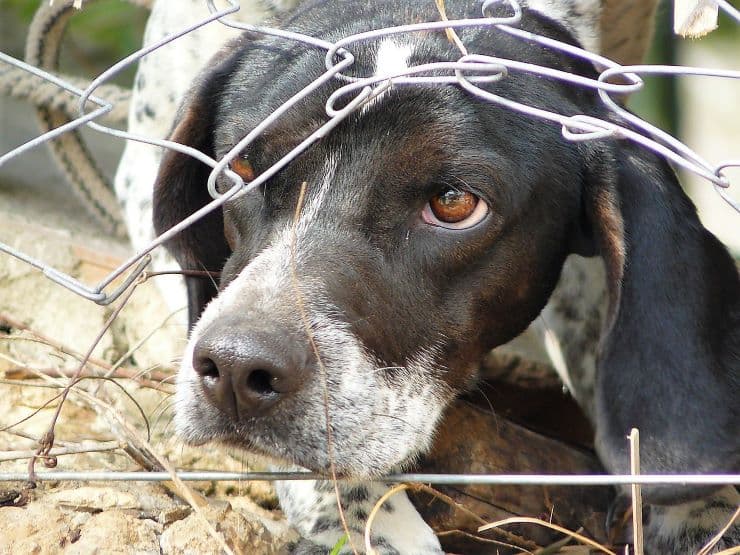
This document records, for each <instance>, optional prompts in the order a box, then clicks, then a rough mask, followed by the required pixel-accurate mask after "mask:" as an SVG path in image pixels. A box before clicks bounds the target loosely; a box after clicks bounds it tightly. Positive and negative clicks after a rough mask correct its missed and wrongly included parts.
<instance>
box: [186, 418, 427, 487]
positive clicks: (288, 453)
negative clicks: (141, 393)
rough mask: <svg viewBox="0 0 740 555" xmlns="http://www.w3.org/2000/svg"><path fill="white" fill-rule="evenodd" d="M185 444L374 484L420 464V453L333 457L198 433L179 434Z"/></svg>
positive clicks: (225, 436)
mask: <svg viewBox="0 0 740 555" xmlns="http://www.w3.org/2000/svg"><path fill="white" fill-rule="evenodd" d="M178 435H179V437H180V438H181V439H182V441H183V442H184V443H185V444H187V445H190V446H193V447H203V446H206V445H220V446H224V447H228V448H230V449H234V448H236V449H238V450H240V451H244V452H245V453H249V454H251V455H257V456H259V457H261V458H263V459H265V461H266V462H267V463H268V464H269V465H270V466H273V467H278V468H294V467H296V466H297V467H300V468H304V469H306V470H309V471H311V472H314V473H316V474H319V475H321V476H325V477H326V478H342V479H349V480H372V479H377V478H382V477H383V476H385V475H387V474H391V473H394V472H402V471H404V470H407V469H409V468H411V467H412V466H413V465H414V463H415V462H416V461H417V460H418V458H419V456H420V453H418V452H417V453H409V454H408V456H406V457H405V458H403V459H402V460H383V459H381V458H380V457H378V456H377V454H376V456H373V457H372V458H370V459H369V458H368V453H366V452H365V453H346V452H345V453H333V454H332V455H329V453H327V452H326V451H311V450H307V449H300V448H299V449H289V448H283V447H282V446H276V445H272V446H271V448H266V447H265V446H264V445H261V444H260V443H259V442H257V441H254V440H251V439H249V438H245V437H241V436H238V435H233V434H213V435H205V434H203V433H202V432H197V431H195V430H192V429H189V430H178Z"/></svg>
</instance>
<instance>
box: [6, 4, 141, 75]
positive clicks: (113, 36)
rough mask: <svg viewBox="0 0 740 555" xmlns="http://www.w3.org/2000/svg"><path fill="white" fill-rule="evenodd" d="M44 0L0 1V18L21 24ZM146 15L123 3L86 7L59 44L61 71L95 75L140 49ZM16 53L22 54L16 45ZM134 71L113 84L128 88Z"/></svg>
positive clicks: (73, 18)
mask: <svg viewBox="0 0 740 555" xmlns="http://www.w3.org/2000/svg"><path fill="white" fill-rule="evenodd" d="M47 1H48V0H0V4H2V14H3V18H4V17H6V16H7V17H8V18H9V19H12V20H14V21H16V22H19V23H21V24H23V25H28V24H29V23H30V22H31V20H32V19H33V14H34V13H35V12H36V9H37V8H38V6H39V4H40V2H47ZM148 15H149V12H148V11H147V10H146V9H144V8H141V7H138V6H135V5H133V4H131V3H129V2H126V1H125V0H100V1H97V2H91V3H90V4H88V5H86V6H85V7H84V8H83V9H82V10H80V11H79V13H77V14H75V15H74V16H73V17H72V18H71V20H70V23H69V28H68V29H67V31H66V33H65V36H64V42H63V43H62V57H61V61H60V65H61V71H63V72H66V73H70V74H75V75H80V76H90V77H92V76H96V75H99V74H100V73H102V72H103V71H104V70H105V69H106V68H108V67H109V66H110V65H111V64H112V63H113V62H115V61H118V60H120V59H121V58H123V57H125V56H126V55H128V54H130V53H132V52H134V51H135V50H137V49H138V48H140V47H141V39H142V35H143V33H144V25H145V24H146V18H147V17H148ZM15 49H16V50H19V51H22V48H19V46H18V45H16V47H15ZM133 72H134V69H130V70H128V71H127V72H125V73H124V74H123V75H122V76H120V77H118V78H117V79H115V81H117V82H119V83H122V84H126V85H130V83H131V80H132V78H133Z"/></svg>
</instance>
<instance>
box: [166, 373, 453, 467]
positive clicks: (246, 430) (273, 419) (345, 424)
mask: <svg viewBox="0 0 740 555" xmlns="http://www.w3.org/2000/svg"><path fill="white" fill-rule="evenodd" d="M314 389H315V390H314ZM320 393H321V392H320V391H319V388H318V385H317V386H315V387H314V388H313V389H310V390H309V391H307V392H305V394H303V395H301V396H298V397H296V398H293V399H291V400H286V401H285V402H284V403H280V405H279V406H278V407H276V409H275V410H274V411H272V412H271V413H270V414H269V415H265V416H261V417H254V418H245V419H241V420H236V419H235V418H234V417H233V416H229V415H227V414H225V413H224V412H222V411H221V410H219V409H218V408H217V407H215V406H213V404H212V403H210V401H209V399H208V398H207V396H205V395H204V394H203V392H202V389H201V388H200V387H199V384H198V383H197V382H189V383H188V382H183V381H181V382H180V383H179V385H178V402H177V410H176V418H175V422H176V425H177V432H178V435H179V436H180V437H181V438H182V439H183V440H184V441H185V443H187V444H189V445H194V446H204V445H207V444H210V443H221V444H224V445H228V446H229V447H235V448H237V449H240V450H243V451H246V452H250V453H253V454H257V455H259V456H262V457H266V458H268V459H271V460H275V461H278V462H280V463H285V464H290V465H297V466H300V467H302V468H306V469H308V470H310V471H312V472H316V473H318V474H322V475H326V476H332V475H335V476H337V477H345V478H355V479H357V478H377V477H380V476H383V475H385V474H388V473H389V472H392V471H397V470H398V469H399V468H406V467H408V466H410V465H411V464H412V463H413V462H414V461H415V460H417V458H418V457H419V456H420V455H422V454H423V453H424V452H425V451H426V450H427V448H428V447H429V446H430V444H431V441H432V437H433V433H434V429H435V428H436V423H437V421H438V419H439V417H440V415H441V413H442V410H443V409H444V407H445V406H446V402H447V401H446V399H442V398H441V396H440V395H439V394H438V392H437V391H436V390H435V389H434V388H433V387H431V386H429V387H427V388H426V389H424V388H422V389H420V390H419V391H417V392H416V393H417V394H416V395H414V394H410V393H409V392H407V391H403V390H401V391H399V390H398V389H397V388H390V387H389V388H387V389H379V388H375V389H372V388H370V390H369V391H368V392H367V393H366V394H365V395H362V394H361V392H358V391H356V390H350V391H347V392H346V393H343V390H342V388H341V387H339V386H336V387H334V388H333V389H331V390H330V395H329V407H330V409H331V410H329V411H328V412H329V426H327V420H326V415H327V411H326V409H325V405H324V402H323V401H324V398H323V395H321V394H320Z"/></svg>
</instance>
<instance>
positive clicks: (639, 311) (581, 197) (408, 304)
mask: <svg viewBox="0 0 740 555" xmlns="http://www.w3.org/2000/svg"><path fill="white" fill-rule="evenodd" d="M375 4H376V3H375V2H365V1H362V2H359V1H358V2H342V13H341V14H338V13H336V10H331V9H329V8H326V7H325V6H324V5H323V4H319V5H316V4H315V3H311V6H310V7H308V8H305V10H304V11H303V12H300V13H299V14H298V15H297V16H296V18H295V21H297V22H298V23H295V24H293V28H295V29H297V30H299V31H303V32H307V33H310V34H313V35H319V36H324V37H326V38H328V39H329V40H332V39H336V38H339V37H340V35H339V34H338V33H340V32H341V35H346V34H348V33H352V32H358V31H364V30H367V29H368V28H372V27H382V26H388V25H394V24H401V23H408V22H414V21H417V20H420V21H424V20H426V21H429V20H433V19H435V18H436V17H438V14H437V13H436V11H435V10H434V6H433V3H432V2H430V3H428V4H430V6H427V7H421V6H420V5H417V4H420V3H411V5H412V7H411V8H408V7H407V8H399V7H398V3H397V2H387V3H383V6H380V7H378V6H376V5H375ZM447 4H448V10H449V11H450V15H451V16H454V17H461V16H469V17H474V16H475V15H474V13H473V12H472V10H473V9H478V8H476V6H475V5H473V6H470V7H469V8H467V7H466V8H459V6H457V4H458V3H456V2H448V3H447ZM459 4H466V5H467V4H475V3H468V2H460V3H459ZM465 9H470V10H471V12H470V13H462V12H463V11H464V10H465ZM456 12H460V13H456ZM347 14H351V15H350V16H347ZM378 14H381V15H378ZM340 17H341V18H342V21H343V22H342V23H338V22H337V18H340ZM561 23H562V22H561ZM561 23H558V22H556V21H554V20H553V19H549V18H548V17H545V16H543V15H541V14H539V13H537V12H530V11H528V10H525V13H524V17H523V20H522V27H524V28H527V29H529V30H532V31H535V32H537V33H541V34H546V35H549V36H552V37H554V38H557V39H560V40H564V41H572V40H573V37H572V36H571V34H570V32H569V31H568V30H567V27H566V26H564V25H561ZM335 30H336V31H335ZM335 32H336V33H337V35H336V36H335V35H333V33H335ZM461 35H462V39H463V41H464V42H465V44H466V45H467V46H468V48H469V50H470V51H471V52H474V53H480V54H495V55H496V56H499V57H502V58H506V57H508V58H512V59H517V60H524V61H528V62H532V63H537V64H541V65H544V66H550V67H557V68H559V69H562V70H565V71H570V72H572V73H578V74H585V75H591V76H593V75H594V73H593V70H592V69H591V68H590V67H589V66H587V65H586V64H583V63H579V62H576V61H573V59H571V58H567V57H565V56H562V55H560V54H558V53H556V52H555V51H551V50H548V49H545V48H542V47H540V46H536V45H533V44H531V43H526V42H523V41H520V40H518V39H515V38H513V37H510V36H508V35H505V34H504V33H501V32H499V31H496V30H491V29H481V28H477V29H468V30H465V31H463V32H461ZM352 50H353V53H354V55H355V57H356V60H357V62H356V65H355V67H354V68H353V70H352V71H356V72H357V74H358V75H373V74H383V73H384V72H387V71H389V70H391V71H393V70H396V69H397V68H399V66H410V65H416V64H420V63H425V62H430V61H437V60H455V59H457V58H458V57H459V51H458V50H457V49H456V47H455V46H454V44H451V43H450V42H449V41H448V40H447V38H446V37H445V35H444V33H417V34H412V35H403V36H399V37H390V38H385V39H382V40H380V41H376V42H367V43H362V44H359V45H356V46H353V47H352ZM323 71H324V60H323V51H318V50H313V51H312V50H311V49H309V48H306V47H304V46H300V45H295V44H292V43H286V42H285V41H281V40H276V39H261V40H255V41H248V40H246V39H244V40H243V42H242V43H239V44H235V45H233V46H232V49H231V50H230V51H229V52H227V53H224V54H223V55H222V58H221V59H220V60H219V61H218V63H217V65H216V66H215V67H213V68H211V69H210V70H209V71H208V72H207V73H206V74H205V75H204V76H203V77H202V78H201V79H200V82H199V83H198V84H197V86H196V87H195V89H194V91H193V92H192V94H191V96H190V98H189V100H188V101H187V103H186V105H185V106H184V107H183V110H182V115H181V118H180V121H179V123H178V124H177V126H176V129H175V131H174V135H173V138H174V140H176V141H177V142H180V143H183V144H186V145H189V146H191V147H194V148H197V149H199V150H202V151H203V152H205V153H207V154H209V155H210V156H212V157H214V158H216V159H220V158H222V157H223V156H224V154H225V153H226V152H228V151H229V150H230V149H231V148H232V147H233V146H234V145H235V144H236V143H237V142H238V141H239V140H240V139H241V138H242V137H244V136H245V135H246V134H247V133H248V132H249V131H250V130H252V129H253V128H254V127H255V126H256V125H257V124H258V123H259V122H260V121H262V120H263V119H264V118H265V117H267V116H268V115H269V114H270V113H272V112H273V111H274V110H275V109H276V108H277V107H279V106H280V105H281V104H282V103H283V102H284V101H285V100H287V99H288V98H289V97H290V96H291V95H293V94H295V93H296V92H297V91H298V90H300V89H301V88H302V87H304V86H305V85H306V84H308V83H309V82H310V81H312V80H313V79H314V78H316V77H318V76H319V75H320V74H321V73H322V72H323ZM336 86H337V85H336V83H333V82H332V83H330V84H328V85H326V86H325V87H323V88H322V89H320V90H319V91H318V92H317V93H316V94H314V95H312V96H311V97H309V98H308V99H306V100H304V101H302V102H301V104H300V105H299V106H298V107H297V108H296V109H293V110H291V111H290V112H289V113H288V114H286V115H285V116H284V117H282V118H280V120H279V121H278V122H277V123H275V124H274V125H272V126H271V127H270V128H269V129H267V131H265V132H264V133H263V134H262V135H261V136H260V137H259V138H258V139H257V140H256V141H255V142H254V143H252V144H251V145H250V146H249V147H247V149H246V150H245V151H244V152H242V153H241V156H240V157H239V158H238V159H237V160H236V161H235V162H233V163H232V169H234V171H237V172H238V173H240V174H241V175H243V176H244V178H245V179H247V180H248V179H250V178H251V177H252V176H254V175H258V174H259V173H260V172H261V171H264V170H265V169H266V168H268V167H270V166H271V165H272V164H273V163H274V162H275V161H276V160H277V159H279V158H280V157H281V156H283V155H284V154H285V153H287V152H288V151H289V150H290V149H291V148H292V147H294V146H295V145H297V144H298V143H299V142H301V141H302V140H303V139H304V138H305V137H306V136H307V135H308V134H309V133H310V132H311V131H313V130H315V129H316V128H317V127H318V126H319V125H320V124H321V123H323V121H325V119H326V116H325V111H324V102H325V100H326V98H327V97H328V95H329V94H330V93H331V91H332V90H334V88H335V87H336ZM486 87H488V88H489V89H490V90H492V91H495V92H496V94H499V95H501V96H503V97H505V98H511V99H515V100H518V101H519V102H523V103H526V104H530V105H534V106H537V107H541V108H545V109H549V110H552V111H557V112H560V113H565V114H578V113H585V114H590V115H595V116H599V117H602V118H606V119H608V118H610V117H612V116H610V115H608V114H607V113H606V111H605V109H603V108H602V107H601V106H600V104H599V102H598V101H597V97H596V95H595V94H594V93H590V92H584V91H583V90H578V89H575V88H574V87H572V86H567V85H564V84H562V83H559V82H557V81H554V80H548V79H542V78H539V77H534V76H531V75H527V74H523V73H518V74H517V73H514V72H512V73H511V74H510V75H509V76H507V77H506V78H505V79H503V80H501V81H499V82H497V83H495V84H490V85H486ZM209 172H210V168H208V167H207V166H205V165H203V164H201V163H200V162H198V161H196V160H195V159H193V158H191V157H189V156H186V155H183V154H179V153H175V152H169V153H168V154H166V155H165V158H164V161H163V164H162V167H161V170H160V174H159V178H158V181H157V185H156V191H155V225H156V227H157V230H158V231H159V232H162V231H164V230H166V229H168V228H169V227H171V226H172V225H174V224H175V223H177V222H178V221H180V220H182V219H183V218H184V217H186V216H188V215H189V214H191V213H192V212H194V211H195V210H196V209H198V208H200V207H202V206H203V205H205V204H206V203H207V202H208V201H210V196H209V195H208V192H207V190H206V178H207V176H208V174H209ZM303 183H305V184H306V186H305V189H302V184H303ZM221 186H222V187H228V186H229V183H227V180H226V179H224V180H223V181H222V182H221ZM302 191H303V193H302ZM170 249H171V251H172V252H173V253H174V255H175V256H176V257H177V259H178V261H179V263H180V264H181V265H182V266H183V267H185V268H189V269H203V268H205V269H208V270H211V271H214V272H220V273H221V281H220V284H219V286H218V288H216V287H215V286H214V285H213V284H212V283H211V282H209V281H208V280H204V279H200V278H188V292H189V301H190V305H189V307H190V318H191V323H193V324H194V327H193V329H192V333H191V338H190V341H189V344H188V347H187V351H186V353H185V357H184V361H183V364H182V368H181V370H180V374H179V378H178V415H177V423H178V428H179V431H180V433H181V434H182V436H183V437H184V438H185V439H186V440H188V441H190V442H193V443H203V442H206V441H209V440H213V439H218V440H222V441H224V442H227V443H231V444H236V445H239V446H242V447H245V448H247V449H250V450H255V451H258V452H262V453H266V454H269V455H272V456H277V457H280V458H283V459H287V460H289V461H292V462H295V463H297V464H300V465H302V466H305V467H308V468H311V469H314V470H326V469H327V468H328V467H329V458H330V457H331V458H332V459H333V461H334V464H335V466H336V469H337V471H338V472H339V473H342V474H348V475H355V476H362V475H370V474H378V473H382V472H386V471H388V470H390V469H392V468H397V467H398V466H400V465H403V464H404V463H406V462H408V461H410V460H412V459H413V457H414V456H415V455H417V454H419V453H421V452H423V450H424V449H426V448H427V446H428V445H429V443H430V440H431V438H432V435H433V433H434V429H435V423H436V422H437V420H438V418H439V417H440V415H441V414H442V412H443V410H444V408H445V406H446V405H447V403H448V402H449V401H450V400H451V399H452V398H453V397H454V396H455V395H456V394H458V393H459V392H461V391H464V390H465V389H467V388H469V387H470V386H471V385H472V384H473V383H474V381H475V378H476V369H477V367H478V362H479V361H480V359H481V357H482V356H483V355H484V354H485V353H486V352H487V351H488V350H489V349H491V348H492V347H494V346H496V345H500V344H501V343H504V342H506V341H508V340H509V339H511V338H513V337H514V336H516V335H517V334H519V333H520V332H521V331H522V330H523V329H524V328H525V327H526V326H527V325H528V324H529V323H530V322H531V321H532V319H534V318H535V317H536V316H537V314H538V313H539V311H540V310H541V309H542V307H543V306H544V305H545V303H546V302H547V299H548V296H549V295H550V293H551V291H552V289H553V287H554V285H555V283H556V282H557V280H558V277H559V273H560V269H561V266H562V264H563V262H564V260H565V258H566V257H567V256H568V255H569V254H570V253H573V252H578V253H581V254H586V255H594V254H599V255H601V256H602V257H603V258H604V260H605V263H606V266H607V273H608V280H609V290H610V314H609V318H608V321H607V322H606V323H605V328H604V329H605V331H604V337H603V339H602V351H601V357H600V362H599V376H598V383H597V391H598V397H597V400H596V406H597V410H596V412H597V414H596V419H597V422H596V425H597V430H598V431H597V434H598V437H597V442H598V446H599V449H600V451H601V453H602V455H603V458H604V459H605V462H606V464H607V465H608V466H609V467H610V470H613V471H624V470H626V469H627V468H628V463H627V458H626V451H627V445H626V441H625V440H624V436H625V435H626V434H627V433H628V432H629V429H630V428H631V427H633V426H635V427H639V428H640V430H641V433H642V438H643V467H644V468H647V469H648V470H649V471H675V470H693V471H716V470H720V469H726V470H730V469H731V468H732V469H737V468H738V462H739V461H740V453H739V449H738V438H737V433H736V432H737V422H738V403H736V401H737V395H738V386H739V382H740V379H739V377H738V366H739V364H738V351H739V346H738V327H739V324H738V318H739V317H740V311H739V306H740V305H739V297H740V295H739V290H740V287H738V276H737V272H736V270H735V268H734V265H733V263H732V260H731V259H730V257H729V256H728V255H727V253H726V252H725V250H724V249H723V247H722V246H721V245H720V244H719V243H718V242H717V241H716V240H715V239H714V238H713V237H712V236H711V235H710V234H709V233H708V232H706V231H705V230H704V229H703V228H702V227H701V225H700V224H699V223H698V220H697V218H696V214H695V211H694V208H693V206H692V205H691V203H690V202H689V201H688V199H687V198H686V197H685V196H684V194H683V193H682V192H681V189H680V186H679V185H678V183H677V181H676V179H675V177H674V175H673V173H672V171H671V170H670V168H669V167H668V166H667V164H666V163H665V162H664V161H663V160H661V159H659V158H657V157H656V156H654V155H652V154H650V153H648V152H646V151H644V150H641V149H640V148H638V147H635V146H634V145H632V144H630V143H626V142H619V141H616V140H605V141H599V142H588V143H584V142H579V143H573V142H568V141H566V140H564V139H563V138H562V136H561V133H560V128H559V127H558V126H556V125H552V124H548V123H544V122H542V121H541V120H537V119H534V118H531V117H529V116H526V115H522V114H519V113H516V112H513V111H511V110H508V109H506V108H502V107H499V106H496V105H493V104H491V103H488V102H486V101H484V100H480V99H477V98H474V97H473V96H471V95H469V94H468V93H466V92H465V91H463V90H461V89H459V88H457V87H453V86H438V87H414V88H410V87H408V88H393V89H390V90H388V91H386V92H384V93H383V94H382V95H381V96H380V97H379V98H376V99H374V100H373V101H372V102H371V103H369V104H368V105H366V106H365V107H363V108H362V109H361V110H359V111H357V112H356V113H354V114H353V115H351V116H350V117H349V118H348V119H346V120H344V121H343V122H342V123H341V124H339V126H338V127H337V128H335V129H334V130H333V131H332V132H331V134H329V136H327V137H326V138H325V139H323V140H321V141H319V142H318V143H317V144H315V145H314V146H312V147H311V148H310V149H309V150H307V151H306V152H304V153H303V154H301V155H300V156H299V157H298V158H297V159H296V160H295V161H294V162H293V163H291V164H290V165H289V166H287V167H286V168H285V169H283V170H281V171H280V172H279V173H278V174H277V175H275V176H274V177H273V178H271V179H270V180H269V181H268V182H267V183H266V184H265V185H263V186H261V187H259V188H258V189H257V190H254V191H253V192H250V193H248V194H244V195H241V196H238V197H237V198H236V199H235V200H233V201H229V202H228V203H227V204H226V205H225V206H224V209H223V211H219V212H216V213H212V214H210V215H209V216H207V217H205V218H203V219H202V220H200V221H199V222H197V223H196V224H194V225H193V226H191V227H190V228H188V229H186V230H185V231H184V232H182V233H181V234H180V235H179V236H177V237H176V238H175V239H174V240H173V241H171V243H170ZM327 417H328V423H329V425H328V426H327ZM687 422H690V424H687ZM330 444H331V445H330ZM658 497H659V495H658V494H657V493H656V499H657V498H658Z"/></svg>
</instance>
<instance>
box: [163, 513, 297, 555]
mask: <svg viewBox="0 0 740 555" xmlns="http://www.w3.org/2000/svg"><path fill="white" fill-rule="evenodd" d="M202 512H203V514H204V516H205V518H207V520H208V522H209V523H211V525H212V526H213V527H214V528H215V529H216V531H217V532H218V533H219V534H220V535H221V537H222V538H223V539H224V541H225V542H226V544H227V545H228V546H229V547H230V548H231V549H232V550H233V551H234V553H243V554H250V553H260V554H264V555H272V554H275V555H277V554H281V553H287V547H286V545H287V543H288V541H290V540H291V539H295V538H294V537H290V538H288V537H284V536H278V535H273V534H271V533H270V532H269V531H268V529H267V528H266V526H265V525H264V524H263V523H262V522H261V521H260V520H259V519H258V518H257V517H255V516H254V515H249V514H242V513H239V512H236V511H234V510H233V509H232V508H231V507H230V506H228V507H226V508H213V507H205V508H203V511H202ZM160 547H161V549H162V553H163V555H186V554H191V553H199V554H202V555H209V554H214V555H220V554H221V553H222V549H221V547H220V546H219V544H218V542H216V540H215V539H214V538H213V536H211V534H210V533H209V532H208V530H207V529H206V526H205V525H204V523H203V517H202V516H200V515H198V514H196V513H193V514H191V515H190V516H189V517H187V518H185V519H183V520H178V521H177V522H174V523H173V524H171V525H170V526H169V527H168V528H167V529H166V530H165V531H164V533H163V534H162V536H161V538H160Z"/></svg>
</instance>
